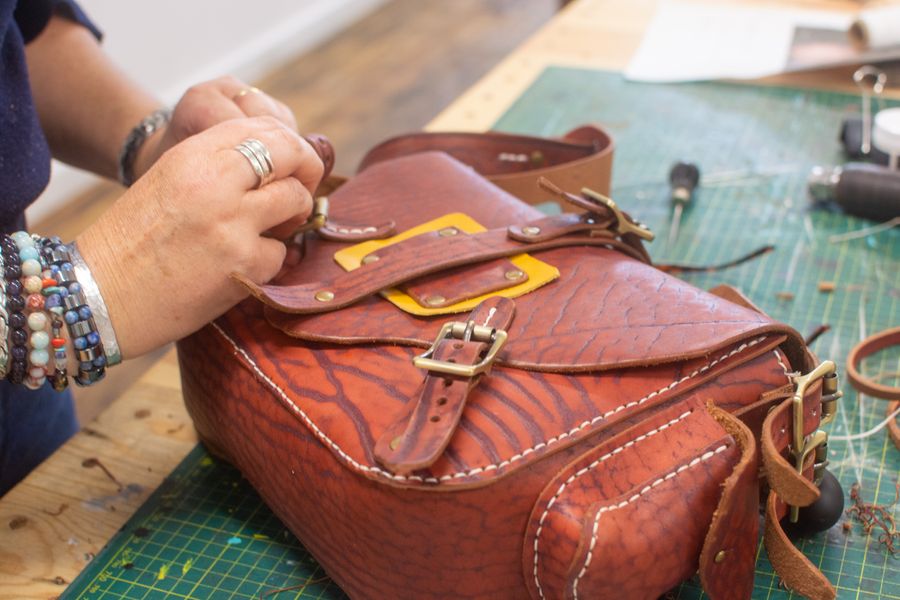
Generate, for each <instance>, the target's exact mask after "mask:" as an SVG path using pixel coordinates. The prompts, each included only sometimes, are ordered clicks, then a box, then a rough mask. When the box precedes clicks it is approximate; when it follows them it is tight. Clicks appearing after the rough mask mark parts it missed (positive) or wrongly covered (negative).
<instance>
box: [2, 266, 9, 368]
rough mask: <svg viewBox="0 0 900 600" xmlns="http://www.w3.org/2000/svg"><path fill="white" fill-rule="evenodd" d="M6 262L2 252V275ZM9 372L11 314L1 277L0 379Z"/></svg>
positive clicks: (4, 279)
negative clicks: (7, 307)
mask: <svg viewBox="0 0 900 600" xmlns="http://www.w3.org/2000/svg"><path fill="white" fill-rule="evenodd" d="M5 266H6V261H5V260H4V259H3V253H2V252H0V273H3V270H4V267H5ZM8 372H9V313H7V312H6V278H5V277H0V379H4V378H6V374H7V373H8Z"/></svg>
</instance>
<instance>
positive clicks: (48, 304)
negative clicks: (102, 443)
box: [34, 236, 69, 392]
mask: <svg viewBox="0 0 900 600" xmlns="http://www.w3.org/2000/svg"><path fill="white" fill-rule="evenodd" d="M34 237H35V238H36V239H35V242H36V244H37V246H38V248H39V249H40V253H41V257H42V259H43V260H42V262H43V263H44V266H45V267H47V268H46V270H45V271H44V273H43V275H44V278H43V281H42V289H41V294H43V296H44V310H46V311H47V312H49V313H50V326H51V331H52V338H51V339H50V344H51V346H52V347H53V366H54V370H53V375H52V376H51V377H50V383H51V385H52V386H53V389H54V390H56V391H57V392H61V391H63V390H65V389H66V388H67V387H68V386H69V377H68V372H67V370H68V369H67V364H68V358H67V355H66V340H65V338H64V337H63V336H62V328H63V313H64V312H65V309H64V308H63V300H62V298H63V296H62V294H63V293H66V294H68V290H67V289H66V288H64V287H62V286H60V285H59V266H58V265H55V264H53V263H52V261H53V256H52V253H51V251H52V249H53V246H56V245H58V244H59V243H60V241H59V238H56V237H54V238H46V237H44V238H39V237H37V236H34Z"/></svg>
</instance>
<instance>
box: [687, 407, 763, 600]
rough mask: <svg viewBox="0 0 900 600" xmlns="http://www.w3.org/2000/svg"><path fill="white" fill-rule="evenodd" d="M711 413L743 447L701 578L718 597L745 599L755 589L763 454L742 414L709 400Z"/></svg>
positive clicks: (722, 501) (728, 483) (718, 510)
mask: <svg viewBox="0 0 900 600" xmlns="http://www.w3.org/2000/svg"><path fill="white" fill-rule="evenodd" d="M707 410H708V411H709V413H710V415H712V417H713V418H714V419H715V420H716V421H717V422H718V423H719V425H721V426H722V428H723V429H724V430H725V431H726V432H728V434H729V435H731V437H732V438H734V441H735V443H736V444H737V446H738V448H740V450H741V455H740V460H739V461H738V463H737V464H736V465H735V466H734V471H733V472H732V473H731V475H730V476H729V477H728V479H726V480H725V482H724V483H723V484H722V488H723V489H722V497H721V498H720V499H719V504H718V506H717V507H716V510H715V512H714V513H713V517H712V522H711V523H710V526H709V531H708V532H707V534H706V539H705V540H704V542H703V550H702V551H701V552H700V582H701V583H702V584H703V590H704V591H705V592H706V593H707V594H708V595H709V596H710V598H712V599H713V600H743V599H745V598H749V597H750V595H751V594H752V592H753V569H754V565H755V564H756V541H757V537H758V532H759V479H758V474H757V472H758V465H759V454H758V453H757V449H756V440H754V439H753V433H752V432H751V431H750V429H748V428H747V426H746V425H744V424H743V423H742V422H741V421H740V420H739V419H737V418H735V417H734V416H733V415H731V414H729V413H727V412H725V411H723V410H721V409H719V408H716V407H715V406H713V405H712V403H710V405H709V406H708V407H707Z"/></svg>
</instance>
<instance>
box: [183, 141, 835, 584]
mask: <svg viewBox="0 0 900 600" xmlns="http://www.w3.org/2000/svg"><path fill="white" fill-rule="evenodd" d="M438 148H442V149H444V150H445V151H446V152H438V151H436V150H437V149H438ZM611 158H612V144H611V141H610V139H609V137H608V136H607V135H606V134H605V133H603V132H602V131H599V130H597V129H595V128H581V129H579V130H576V132H575V133H573V134H572V135H570V136H569V138H568V140H565V139H564V140H540V139H536V138H524V137H518V136H503V135H494V134H492V135H489V136H477V135H472V134H459V135H450V136H446V135H428V134H422V135H418V136H413V137H411V138H403V139H398V140H392V141H389V142H387V143H385V144H383V145H382V146H379V147H378V148H376V149H375V150H374V151H373V152H372V153H371V154H370V155H369V156H368V157H367V159H366V160H365V161H364V164H363V167H364V168H363V169H362V170H361V172H359V173H358V174H357V175H356V176H354V177H353V178H351V179H349V180H347V181H345V182H340V181H338V182H335V181H334V180H332V182H331V183H330V187H331V188H332V189H333V190H334V191H333V192H332V193H331V194H330V196H329V199H328V200H329V201H328V211H327V215H326V214H325V211H324V210H323V209H322V205H321V204H320V211H319V214H318V215H317V217H316V218H315V219H313V220H312V222H313V223H315V225H314V227H315V228H316V231H315V232H313V231H307V232H306V233H305V234H303V236H302V239H301V240H300V243H301V244H302V249H303V259H302V261H301V263H300V265H299V266H298V267H297V268H296V269H292V270H291V271H289V272H287V273H284V274H282V275H281V276H280V278H279V279H278V280H276V281H275V282H273V283H270V284H268V285H256V284H254V283H253V282H250V281H248V280H246V279H244V278H241V277H240V276H239V275H238V278H239V279H240V280H241V281H242V283H243V284H244V285H246V286H247V288H248V290H249V291H250V292H251V293H252V294H253V296H254V297H255V298H250V299H248V300H247V301H245V302H243V303H242V304H240V305H238V306H237V307H236V308H234V309H232V310H231V311H229V312H228V313H226V314H225V315H224V316H222V317H221V318H219V319H217V320H216V321H215V322H214V323H212V324H210V325H208V326H207V327H205V328H204V329H202V330H201V331H199V332H198V333H196V334H194V335H192V336H191V337H189V338H187V339H185V340H183V341H181V342H180V343H179V345H178V348H179V358H180V362H181V373H182V379H183V389H184V397H185V401H186V404H187V407H188V410H189V411H190V414H191V415H192V417H193V419H194V422H195V424H196V427H197V431H198V432H199V435H200V437H201V438H202V440H203V441H204V442H205V443H206V444H207V446H208V447H209V448H210V450H211V451H213V452H214V453H216V454H218V455H220V456H222V457H224V458H226V459H227V460H229V461H230V462H232V463H234V464H235V465H236V466H237V467H238V468H239V469H240V470H241V471H242V473H243V474H244V475H245V476H246V477H247V479H248V480H249V481H250V482H251V483H252V485H253V486H254V487H255V488H256V489H257V490H258V491H259V493H260V495H261V496H262V498H263V499H264V500H265V502H266V503H267V504H268V505H269V506H270V507H271V508H272V509H273V511H274V512H275V513H276V514H277V515H278V517H279V518H280V519H282V521H283V522H284V523H285V525H286V526H287V527H288V528H289V529H290V530H291V531H292V532H293V533H294V534H296V535H297V537H298V538H299V539H300V540H301V542H302V543H303V544H304V546H306V548H308V549H309V551H310V552H311V553H312V554H313V555H314V556H315V558H316V559H317V560H318V561H319V563H320V564H321V565H322V566H323V567H324V569H325V571H326V572H327V573H328V574H329V575H330V576H331V577H332V578H333V579H334V580H335V581H336V582H337V584H338V585H340V586H341V588H343V589H344V590H345V591H346V592H347V594H349V595H350V596H351V597H353V598H373V599H375V598H415V599H426V598H472V599H474V598H491V599H525V598H531V599H536V600H537V599H558V598H567V599H569V598H571V599H577V598H582V599H595V598H607V597H609V598H655V597H658V596H659V595H661V594H663V593H664V592H666V591H667V590H669V589H671V588H672V587H673V586H676V585H677V584H678V583H679V582H681V581H683V580H685V579H688V578H690V577H692V576H694V575H695V574H696V573H698V571H699V577H700V581H701V582H702V585H703V587H704V589H705V590H706V592H707V593H708V594H709V595H710V596H711V597H712V598H715V599H725V598H749V597H750V594H751V591H752V586H753V573H754V564H755V556H756V547H757V542H758V530H759V514H760V507H761V506H762V510H763V512H764V513H765V523H766V524H765V543H766V547H767V549H768V552H769V556H770V558H771V560H772V562H773V564H775V566H776V568H778V569H779V573H780V574H781V576H782V578H783V579H784V581H785V583H786V585H787V586H788V587H790V588H791V589H793V590H795V591H797V592H798V593H801V594H803V595H806V596H809V597H813V598H831V597H834V590H833V588H832V587H831V586H830V585H829V583H828V581H827V580H826V579H825V578H824V576H822V574H821V573H819V571H818V570H816V569H815V567H814V566H813V565H812V564H811V563H810V562H809V561H808V560H806V559H805V558H804V557H803V555H802V554H800V553H799V552H798V551H797V550H796V549H795V548H794V547H793V545H792V544H791V543H790V541H789V540H788V538H787V537H786V536H785V534H784V531H783V530H782V528H781V524H780V522H781V520H782V518H785V519H791V518H792V517H795V518H796V517H797V510H798V507H804V506H808V505H810V504H813V503H814V502H815V501H816V500H817V498H818V497H819V495H820V492H819V490H818V488H817V486H816V484H815V481H816V479H817V478H819V477H820V476H821V473H822V469H823V465H824V462H825V460H824V452H823V442H824V439H823V437H824V434H823V433H821V432H819V431H818V428H819V427H820V425H821V424H822V423H823V422H824V421H825V420H827V419H828V418H830V416H831V415H832V414H833V412H834V408H835V404H836V399H837V397H838V395H839V393H838V392H837V391H836V390H837V387H836V378H835V376H834V365H833V364H832V363H830V362H827V361H826V362H824V363H821V364H820V363H819V361H818V360H817V359H816V358H815V357H814V356H812V355H811V354H810V352H809V351H808V349H807V348H806V346H805V344H804V342H803V340H802V338H801V337H800V336H799V335H798V334H797V332H796V331H794V330H793V329H791V328H790V327H788V326H786V325H784V324H781V323H777V322H775V321H773V320H772V319H770V318H769V317H767V316H766V315H764V314H762V313H761V312H760V311H759V310H758V309H757V308H755V307H754V306H753V305H752V304H751V303H750V302H749V301H747V300H746V299H745V298H744V297H742V296H741V295H740V294H739V293H738V292H737V291H735V290H734V289H731V288H727V287H722V288H717V289H714V290H712V291H711V292H704V291H701V290H699V289H697V288H695V287H693V286H691V285H689V284H687V283H685V282H683V281H681V280H679V279H676V278H674V277H672V276H670V275H668V274H666V273H664V272H662V271H660V270H659V269H657V268H654V266H653V265H652V264H650V259H649V257H648V255H647V253H646V251H645V250H644V245H643V244H644V242H645V241H647V240H649V239H650V238H652V234H650V232H649V231H648V230H647V229H646V228H645V227H643V226H642V225H641V224H640V223H638V222H637V221H635V220H634V219H632V218H631V217H630V216H629V215H628V214H626V213H625V212H623V211H622V210H621V209H620V208H619V207H618V206H616V205H615V203H614V202H612V201H611V200H609V198H607V197H606V194H607V193H608V185H609V173H610V164H611ZM473 167H474V168H473ZM486 176H487V177H489V178H491V179H492V180H489V179H488V178H486ZM541 177H546V179H543V180H540V182H541V185H538V181H539V178H541ZM492 181H493V182H492ZM341 183H342V184H341ZM338 184H341V185H339V186H338ZM335 188H336V189H335ZM582 188H586V189H583V190H582ZM588 188H589V189H588ZM517 196H518V197H517ZM523 197H524V198H525V199H527V200H529V201H530V202H532V203H533V202H537V201H541V200H543V201H546V200H551V199H552V200H556V201H558V202H560V203H562V204H563V205H564V206H565V207H566V209H568V210H571V211H573V212H563V213H561V214H558V215H555V216H547V215H545V214H543V213H541V212H539V211H538V210H536V209H535V208H534V207H532V206H530V205H529V203H528V202H525V201H523V200H522V198H523ZM791 507H793V508H791ZM791 513H793V514H791Z"/></svg>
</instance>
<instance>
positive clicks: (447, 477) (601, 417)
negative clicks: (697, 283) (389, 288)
mask: <svg viewBox="0 0 900 600" xmlns="http://www.w3.org/2000/svg"><path fill="white" fill-rule="evenodd" d="M212 326H213V327H214V328H215V329H216V331H218V332H219V334H220V335H221V336H222V337H224V338H225V340H226V341H228V343H229V344H231V347H232V348H234V352H235V354H240V355H241V356H242V357H243V358H244V360H245V361H246V362H247V364H248V365H249V366H250V368H251V369H253V371H254V372H255V373H256V374H257V375H258V376H259V378H260V379H262V381H263V382H264V383H265V384H266V385H268V386H269V387H270V388H271V389H272V390H273V391H275V392H276V393H277V394H278V395H279V396H280V397H281V399H282V400H284V401H285V402H286V403H287V404H288V406H289V407H290V409H291V410H292V411H293V412H294V413H296V414H297V416H299V417H300V419H301V420H303V422H304V423H306V425H307V426H308V427H309V428H310V429H311V430H312V432H313V434H315V436H316V437H317V438H319V439H320V440H322V442H323V443H324V444H325V445H327V446H328V447H329V448H331V449H332V450H334V451H335V452H336V453H337V454H338V456H340V457H341V458H342V459H344V461H346V462H347V464H349V465H350V466H352V467H353V468H355V469H357V470H358V471H361V472H363V473H372V474H374V475H380V476H381V477H384V478H385V479H388V480H390V481H416V482H420V483H441V482H444V481H449V480H451V479H458V478H461V477H468V476H470V475H471V474H472V472H473V471H475V469H476V468H477V469H479V472H483V471H486V470H487V469H488V468H491V467H493V468H496V469H501V468H503V467H506V466H508V465H510V464H512V463H514V462H516V461H518V460H521V459H522V458H524V457H525V456H526V452H533V451H535V450H538V449H540V448H545V447H549V446H551V445H553V444H555V443H556V442H558V441H560V440H562V439H564V438H566V437H568V436H570V435H574V434H576V433H578V432H579V431H581V430H582V429H585V428H586V427H589V426H591V425H594V424H596V423H598V422H600V421H602V420H604V419H606V418H607V417H609V416H610V415H613V414H615V413H617V412H619V411H621V410H625V409H627V408H631V407H633V406H638V405H640V404H643V403H644V402H646V401H647V400H649V399H651V398H653V397H655V396H658V395H660V394H664V393H665V392H668V391H670V390H672V389H674V388H676V387H678V386H679V385H681V384H682V383H684V382H685V381H687V380H689V379H693V378H694V377H696V376H698V375H700V374H701V373H705V372H706V371H708V370H710V369H711V368H713V367H714V366H716V365H717V364H719V363H720V362H722V361H723V360H726V359H728V358H731V357H732V356H734V355H735V354H738V353H740V352H743V351H744V350H746V349H747V348H750V347H751V346H755V345H757V344H759V343H760V342H762V341H763V340H765V339H766V338H765V336H763V337H758V338H756V339H755V340H752V341H749V342H745V343H743V344H741V345H740V346H738V347H737V348H735V349H733V350H732V351H731V352H729V353H728V354H724V355H722V356H720V357H719V358H717V359H715V360H713V361H710V362H709V363H707V364H705V365H703V366H702V367H698V368H697V369H695V370H694V371H693V372H691V374H690V375H685V376H684V377H682V378H681V379H676V380H675V381H673V382H672V383H670V384H669V385H667V386H665V387H664V388H660V389H658V390H656V391H655V392H650V393H649V394H647V395H646V396H644V397H643V398H641V399H640V400H634V401H632V402H629V403H627V404H623V405H621V406H619V407H616V408H614V409H612V410H609V411H607V412H605V413H604V414H602V415H598V416H596V417H594V418H593V419H591V420H589V421H584V422H583V423H581V424H580V425H578V426H577V427H574V428H572V429H570V430H569V431H566V432H563V433H561V434H559V435H557V436H556V437H552V438H550V439H549V440H546V441H544V442H541V443H539V444H538V445H536V446H534V447H533V448H529V449H528V450H525V451H523V452H520V453H518V454H515V455H513V456H510V457H509V458H508V459H506V460H504V461H501V462H499V463H496V464H495V465H486V466H481V467H476V468H472V469H469V470H468V471H460V472H458V473H452V474H447V475H442V476H441V477H439V478H438V477H421V476H419V475H395V474H393V473H390V472H388V471H385V470H384V469H381V468H379V467H371V466H368V465H363V464H360V463H359V462H358V461H356V460H355V459H353V457H351V456H350V455H349V454H347V453H346V452H344V451H343V450H342V449H341V447H340V446H338V445H337V443H335V442H334V441H333V440H332V439H331V438H329V437H328V436H327V435H326V434H325V432H323V431H322V430H321V429H319V427H318V426H317V425H316V424H315V423H314V422H313V420H312V419H310V418H309V416H308V415H307V414H306V413H305V412H304V411H303V409H301V408H300V407H299V406H297V405H296V404H295V403H294V401H293V400H291V398H290V397H289V396H288V395H287V393H285V391H284V390H282V389H281V388H280V387H278V385H277V384H276V383H275V382H274V381H272V379H271V378H270V377H269V376H268V375H266V374H265V373H264V372H263V371H262V369H260V368H259V366H258V365H257V364H256V363H255V362H254V361H253V359H252V358H250V355H249V354H247V351H246V350H244V349H243V348H241V347H240V346H238V344H237V342H236V341H234V340H233V339H232V338H231V337H230V336H229V335H228V334H227V333H225V330H223V329H222V328H221V327H220V326H219V325H218V324H217V323H212Z"/></svg>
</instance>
